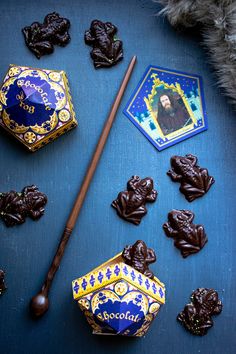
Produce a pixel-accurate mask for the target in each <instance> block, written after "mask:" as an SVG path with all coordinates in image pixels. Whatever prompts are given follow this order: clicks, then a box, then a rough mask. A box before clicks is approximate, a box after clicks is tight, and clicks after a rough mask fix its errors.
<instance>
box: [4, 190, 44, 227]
mask: <svg viewBox="0 0 236 354" xmlns="http://www.w3.org/2000/svg"><path fill="white" fill-rule="evenodd" d="M46 203H47V197H46V195H45V194H43V193H41V192H40V191H39V190H38V188H37V187H36V186H34V185H32V186H28V187H25V188H24V189H23V190H22V192H21V193H17V192H15V191H10V192H8V193H0V217H1V218H2V219H3V221H4V222H5V224H6V225H7V226H14V225H20V224H23V223H24V222H25V219H26V217H27V216H29V217H30V218H31V219H33V220H37V219H39V218H40V217H41V216H42V215H43V214H44V206H45V205H46Z"/></svg>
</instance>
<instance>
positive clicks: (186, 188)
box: [179, 182, 205, 202]
mask: <svg viewBox="0 0 236 354" xmlns="http://www.w3.org/2000/svg"><path fill="white" fill-rule="evenodd" d="M179 190H180V192H181V193H183V194H184V195H185V198H186V199H187V200H188V201H189V202H192V201H193V200H194V199H196V198H198V197H201V196H202V195H204V194H205V191H204V189H199V188H197V187H193V186H192V184H189V183H186V182H184V183H183V184H181V186H180V188H179Z"/></svg>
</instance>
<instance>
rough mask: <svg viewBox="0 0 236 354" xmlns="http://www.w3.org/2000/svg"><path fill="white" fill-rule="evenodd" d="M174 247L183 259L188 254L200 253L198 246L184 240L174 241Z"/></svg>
mask: <svg viewBox="0 0 236 354" xmlns="http://www.w3.org/2000/svg"><path fill="white" fill-rule="evenodd" d="M174 245H175V247H176V248H178V249H179V250H180V251H181V254H182V256H183V257H184V258H186V257H188V256H189V255H190V254H193V253H197V252H198V251H200V247H199V246H193V245H191V244H190V243H188V242H187V241H185V240H175V242H174Z"/></svg>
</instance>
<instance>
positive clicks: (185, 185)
mask: <svg viewBox="0 0 236 354" xmlns="http://www.w3.org/2000/svg"><path fill="white" fill-rule="evenodd" d="M170 161H171V169H170V170H169V171H168V172H167V174H168V175H169V176H170V177H171V179H172V181H174V182H180V183H181V186H180V188H179V190H180V192H182V193H183V194H184V195H185V198H186V199H187V200H188V201H189V202H192V201H193V200H195V199H196V198H199V197H202V196H203V195H204V194H205V193H207V192H208V190H209V189H210V187H211V185H212V184H213V183H214V182H215V180H214V178H213V177H212V176H209V174H208V170H207V169H206V168H201V167H199V166H198V165H197V161H198V160H197V157H196V156H194V155H191V154H188V155H186V156H185V157H184V156H172V157H171V160H170Z"/></svg>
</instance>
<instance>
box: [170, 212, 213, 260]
mask: <svg viewBox="0 0 236 354" xmlns="http://www.w3.org/2000/svg"><path fill="white" fill-rule="evenodd" d="M193 219H194V213H193V212H192V211H190V210H172V211H171V212H170V213H169V214H168V222H166V223H165V224H164V225H163V229H164V231H165V233H166V235H167V236H168V237H172V238H173V239H174V245H175V247H176V248H178V249H179V250H180V251H181V254H182V256H183V257H184V258H186V257H188V256H189V255H191V254H194V253H197V252H199V251H200V250H201V249H202V248H203V247H204V245H205V244H206V242H207V236H206V234H205V230H204V227H203V226H202V225H195V224H193Z"/></svg>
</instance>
